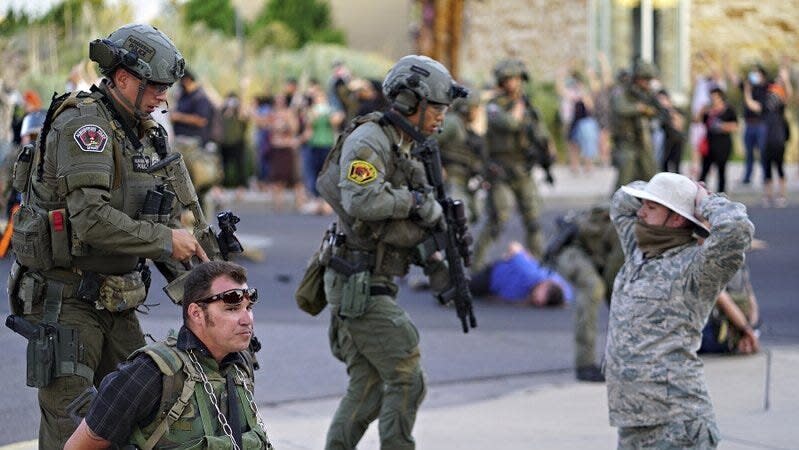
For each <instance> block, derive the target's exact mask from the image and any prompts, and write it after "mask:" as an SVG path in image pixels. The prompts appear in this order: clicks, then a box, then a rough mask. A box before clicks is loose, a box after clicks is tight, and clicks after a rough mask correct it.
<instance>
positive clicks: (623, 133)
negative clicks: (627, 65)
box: [611, 60, 658, 188]
mask: <svg viewBox="0 0 799 450" xmlns="http://www.w3.org/2000/svg"><path fill="white" fill-rule="evenodd" d="M656 76H657V68H656V67H655V66H654V65H653V64H652V63H649V62H646V61H642V60H636V61H635V63H634V64H633V68H632V75H631V77H632V78H631V81H630V82H627V83H624V84H623V85H622V89H621V90H619V91H617V92H616V93H615V95H613V97H612V98H611V136H612V138H613V150H612V157H613V165H614V166H615V167H616V169H617V170H618V175H617V178H616V188H619V187H620V186H624V185H626V184H627V183H631V182H633V181H635V180H648V179H650V178H652V177H653V176H654V175H655V173H656V172H657V166H656V163H655V150H654V147H653V146H652V130H651V120H652V119H653V118H654V117H655V116H656V115H657V113H658V112H657V109H656V108H655V101H656V100H655V99H654V96H653V95H652V94H651V93H650V88H649V85H650V82H651V81H652V79H654V78H655V77H656Z"/></svg>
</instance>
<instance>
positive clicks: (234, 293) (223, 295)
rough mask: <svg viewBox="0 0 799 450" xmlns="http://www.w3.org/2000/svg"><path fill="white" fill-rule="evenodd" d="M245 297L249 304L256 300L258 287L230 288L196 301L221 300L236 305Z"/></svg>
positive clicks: (209, 301)
mask: <svg viewBox="0 0 799 450" xmlns="http://www.w3.org/2000/svg"><path fill="white" fill-rule="evenodd" d="M245 298H246V299H247V300H249V301H250V303H251V304H255V303H256V302H258V289H256V288H247V289H242V288H237V289H230V290H227V291H225V292H220V293H219V294H214V295H212V296H210V297H205V298H203V299H200V300H197V303H213V302H216V301H219V300H222V301H223V302H225V304H226V305H238V304H239V303H241V302H242V301H244V299H245Z"/></svg>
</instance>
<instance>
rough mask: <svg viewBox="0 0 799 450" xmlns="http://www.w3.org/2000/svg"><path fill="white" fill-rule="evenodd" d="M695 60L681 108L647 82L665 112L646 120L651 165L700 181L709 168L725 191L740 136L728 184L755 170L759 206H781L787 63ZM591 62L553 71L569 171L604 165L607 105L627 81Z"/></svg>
mask: <svg viewBox="0 0 799 450" xmlns="http://www.w3.org/2000/svg"><path fill="white" fill-rule="evenodd" d="M698 58H699V61H700V65H701V66H702V68H701V70H700V71H699V72H698V73H699V75H698V76H697V77H696V79H695V80H694V83H693V89H692V94H691V98H690V102H689V104H688V105H687V106H686V107H685V108H680V107H679V106H678V105H677V104H676V102H675V100H674V98H672V95H671V93H670V92H669V91H668V90H666V89H665V88H664V87H663V83H662V81H661V80H659V79H658V78H657V77H655V78H653V79H651V80H649V86H650V91H651V92H652V94H653V96H654V97H655V99H656V100H657V101H658V102H659V104H660V106H661V107H662V108H663V110H664V111H666V112H667V113H666V115H663V116H662V117H657V118H655V119H654V120H652V121H651V122H650V126H651V130H650V131H651V136H650V138H651V142H652V147H653V153H654V155H653V156H654V159H655V163H656V165H657V168H658V169H659V170H661V171H669V172H675V173H681V172H684V173H686V174H687V175H690V176H691V177H692V178H694V179H696V180H700V181H705V180H706V179H707V178H708V175H709V174H710V173H711V171H714V172H715V179H716V182H717V185H716V186H714V187H716V188H718V191H719V192H725V191H727V190H728V188H729V187H730V183H729V180H727V177H726V174H727V163H728V162H729V161H730V160H731V159H732V158H733V155H734V149H735V147H736V144H735V143H736V139H740V143H739V146H740V148H741V153H742V156H743V159H744V173H743V176H742V178H741V179H740V180H733V182H734V183H736V185H741V186H747V185H751V180H752V177H753V174H754V173H755V172H757V171H758V167H759V168H760V170H762V177H763V178H762V180H763V200H762V203H763V205H764V206H767V207H769V206H776V207H785V206H786V204H787V198H786V191H785V189H786V184H785V183H786V181H785V167H784V165H785V147H786V142H787V141H788V139H789V138H790V126H789V122H788V120H787V119H786V115H785V109H786V105H788V104H790V102H791V101H792V97H793V88H792V82H791V76H790V71H789V65H788V62H787V61H783V62H782V63H781V64H780V65H779V67H777V68H776V69H772V70H771V71H769V70H768V69H766V67H765V66H764V65H762V64H760V63H756V64H753V65H751V66H750V67H749V68H747V71H746V73H745V74H744V75H743V76H741V75H739V74H738V73H737V72H735V71H734V70H732V69H731V68H730V67H723V66H724V64H721V63H719V62H716V61H712V60H710V59H709V58H707V57H706V56H705V55H703V54H700V55H698ZM598 62H599V65H598V67H599V70H598V71H596V70H594V69H593V68H592V67H579V66H573V67H569V68H568V69H567V68H565V67H564V68H561V69H560V70H559V71H558V76H557V78H556V80H555V83H556V84H555V86H556V92H557V94H558V97H559V108H558V120H559V122H560V123H561V124H562V128H561V130H560V131H561V133H562V136H563V142H564V144H565V146H566V150H567V151H566V155H567V162H568V164H569V167H570V168H571V170H572V172H573V173H574V174H577V173H579V171H580V169H582V170H584V171H586V172H588V171H590V170H591V168H592V167H593V166H594V165H595V164H601V165H603V166H604V165H609V164H610V162H611V157H610V155H611V139H610V134H611V133H610V130H611V126H612V123H611V122H612V120H613V118H612V111H611V106H610V105H611V102H612V99H613V97H614V96H616V95H618V94H619V91H620V90H621V86H622V85H623V84H624V83H628V82H629V81H630V79H629V77H630V75H631V73H630V72H628V71H627V70H625V69H622V70H619V71H618V73H616V75H615V77H614V76H613V75H612V74H611V72H610V66H609V65H608V63H607V59H606V58H605V56H604V55H602V54H600V55H599V57H598ZM731 98H733V99H735V100H734V101H732V100H730V99H731ZM684 159H689V160H690V163H689V164H688V165H687V167H686V166H682V165H681V162H682V161H683V160H684ZM758 162H759V165H758V164H757V163H758Z"/></svg>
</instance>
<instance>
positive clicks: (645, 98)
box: [630, 85, 680, 133]
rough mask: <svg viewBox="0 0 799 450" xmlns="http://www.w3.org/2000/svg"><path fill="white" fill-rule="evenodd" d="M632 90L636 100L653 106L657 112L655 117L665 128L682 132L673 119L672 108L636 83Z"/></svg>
mask: <svg viewBox="0 0 799 450" xmlns="http://www.w3.org/2000/svg"><path fill="white" fill-rule="evenodd" d="M630 92H632V94H633V97H634V98H635V100H636V101H638V102H641V103H643V104H644V105H646V106H648V107H650V108H652V110H653V111H654V112H655V117H657V119H658V120H659V121H660V123H661V125H662V126H663V129H669V130H673V131H676V132H677V133H680V130H678V129H677V128H676V127H675V126H674V121H673V120H672V119H671V110H669V109H668V108H666V107H665V106H663V104H662V103H660V100H658V99H657V97H655V96H654V95H652V93H650V92H649V91H646V90H644V89H641V88H640V87H638V86H636V85H632V87H631V89H630Z"/></svg>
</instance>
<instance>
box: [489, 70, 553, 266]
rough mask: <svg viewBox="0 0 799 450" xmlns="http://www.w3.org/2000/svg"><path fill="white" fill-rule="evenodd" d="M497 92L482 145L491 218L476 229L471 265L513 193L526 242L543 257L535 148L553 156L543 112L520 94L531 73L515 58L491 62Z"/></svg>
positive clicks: (497, 228) (506, 213)
mask: <svg viewBox="0 0 799 450" xmlns="http://www.w3.org/2000/svg"><path fill="white" fill-rule="evenodd" d="M494 76H495V78H496V81H497V87H498V88H499V93H498V95H497V96H496V97H494V98H493V99H492V100H490V101H489V103H488V105H487V106H486V113H487V116H488V129H487V130H486V136H485V140H486V147H487V151H488V158H489V161H490V162H491V164H490V166H489V168H488V175H489V182H490V184H491V191H490V192H489V198H488V199H487V205H488V206H487V210H488V213H489V214H490V215H492V216H493V217H491V218H490V219H489V220H488V222H487V223H486V225H485V226H484V227H483V229H482V230H481V232H480V235H479V236H478V238H477V242H476V243H475V248H474V267H475V269H479V268H481V267H482V265H483V264H484V263H485V257H486V253H487V252H488V250H489V248H490V247H491V245H492V244H493V243H494V241H495V240H496V239H497V237H498V236H499V235H500V233H501V232H502V229H503V228H504V226H505V223H506V222H507V221H508V219H510V214H511V208H512V203H511V196H512V197H514V198H515V201H516V204H517V205H518V208H519V212H520V213H521V215H522V220H523V222H524V227H525V230H526V239H525V242H524V244H525V247H527V248H528V249H529V250H530V252H531V253H532V254H533V255H535V256H536V257H539V258H540V257H541V253H542V248H541V246H542V243H541V232H540V230H539V224H538V214H539V203H540V199H539V197H538V188H537V187H536V183H535V180H534V178H533V176H532V172H531V169H532V163H533V159H534V156H533V154H534V153H535V152H544V153H548V154H549V155H550V156H554V154H555V152H554V147H553V144H552V140H551V139H550V138H549V133H548V132H547V130H546V128H545V126H544V124H543V121H542V118H541V115H540V114H539V113H538V111H537V110H536V109H535V108H534V107H533V105H532V104H531V103H530V101H529V99H528V98H527V96H526V95H525V93H524V83H525V82H527V81H529V79H530V77H529V75H528V73H527V69H526V68H525V66H524V63H522V62H521V61H519V60H515V59H506V60H502V61H500V62H499V63H497V65H496V66H495V67H494Z"/></svg>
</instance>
